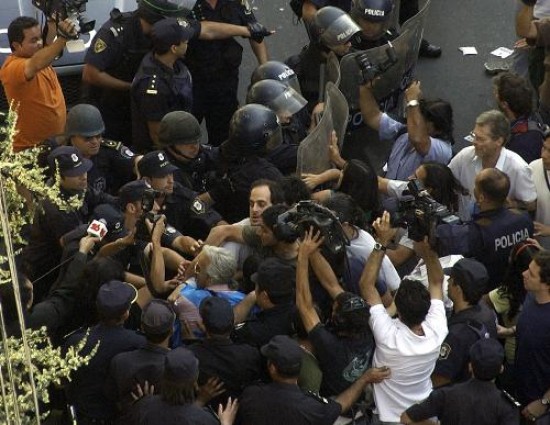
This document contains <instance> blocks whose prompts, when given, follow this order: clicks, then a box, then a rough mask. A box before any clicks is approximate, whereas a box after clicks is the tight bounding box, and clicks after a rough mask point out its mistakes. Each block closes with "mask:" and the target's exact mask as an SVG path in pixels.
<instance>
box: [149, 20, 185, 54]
mask: <svg viewBox="0 0 550 425" xmlns="http://www.w3.org/2000/svg"><path fill="white" fill-rule="evenodd" d="M194 32H195V31H194V30H193V28H192V27H191V25H189V22H187V21H186V20H185V19H176V18H166V19H161V20H160V21H158V22H156V23H155V24H154V25H153V29H152V31H151V38H152V39H153V46H154V48H155V49H157V50H166V49H169V48H170V47H171V46H174V45H176V46H177V45H179V44H180V43H181V42H182V41H187V40H189V39H190V38H191V37H193V34H194Z"/></svg>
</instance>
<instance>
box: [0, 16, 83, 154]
mask: <svg viewBox="0 0 550 425" xmlns="http://www.w3.org/2000/svg"><path fill="white" fill-rule="evenodd" d="M47 34H48V38H47V39H46V42H45V43H44V42H43V39H42V29H41V28H40V24H39V22H38V21H37V20H36V19H34V18H31V17H28V16H21V17H18V18H16V19H14V20H13V21H12V22H11V23H10V25H9V28H8V41H9V44H10V49H11V51H12V53H11V55H9V56H8V57H7V58H6V61H5V62H4V64H3V65H2V68H1V69H0V81H1V82H2V85H3V86H4V90H5V92H6V97H7V100H8V103H11V102H13V103H14V105H16V106H17V107H18V109H17V112H18V119H17V123H16V127H15V128H16V130H17V131H16V133H15V134H14V136H13V149H14V150H15V151H16V152H17V151H21V150H23V149H27V148H31V147H33V146H36V145H37V144H39V143H41V142H42V141H43V140H45V139H47V138H48V137H51V136H54V135H56V134H60V133H63V130H64V128H65V119H66V116H67V107H66V105H65V98H64V96H63V92H62V91H61V86H60V84H59V80H58V79H57V74H56V73H55V71H54V69H53V68H52V66H51V65H52V62H53V61H54V60H55V59H56V58H57V57H59V55H60V54H61V53H62V52H63V49H64V48H65V45H66V44H67V41H68V40H71V39H75V38H77V31H76V28H75V24H74V23H73V22H72V21H71V20H69V19H66V20H64V21H61V22H59V23H56V22H55V21H54V20H53V19H48V31H47ZM54 37H55V39H54Z"/></svg>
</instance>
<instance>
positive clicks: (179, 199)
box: [162, 182, 223, 239]
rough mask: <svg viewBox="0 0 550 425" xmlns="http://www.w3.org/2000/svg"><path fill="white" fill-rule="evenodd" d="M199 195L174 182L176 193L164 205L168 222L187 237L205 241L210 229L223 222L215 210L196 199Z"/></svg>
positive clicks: (165, 200) (167, 198)
mask: <svg viewBox="0 0 550 425" xmlns="http://www.w3.org/2000/svg"><path fill="white" fill-rule="evenodd" d="M198 195H199V194H198V193H197V192H194V191H192V190H190V189H188V188H186V187H184V186H182V185H181V184H178V183H175V182H174V192H173V193H172V194H170V195H168V196H167V197H166V198H165V199H164V204H163V205H162V209H163V214H165V215H166V221H167V222H168V223H170V224H171V225H172V226H174V227H175V228H176V229H177V230H179V231H180V232H181V233H183V234H184V235H186V236H191V237H192V238H195V239H205V238H206V237H207V236H208V233H209V232H210V229H211V228H212V227H214V226H215V225H216V224H217V223H219V222H220V221H222V220H223V218H222V217H221V216H220V214H218V212H217V211H216V210H214V209H213V208H206V206H205V205H204V204H203V203H201V202H200V201H198V200H197V199H196V198H197V196H198Z"/></svg>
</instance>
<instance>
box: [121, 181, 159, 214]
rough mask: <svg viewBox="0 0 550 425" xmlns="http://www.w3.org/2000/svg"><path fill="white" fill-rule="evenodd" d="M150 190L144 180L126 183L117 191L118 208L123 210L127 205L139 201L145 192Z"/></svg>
mask: <svg viewBox="0 0 550 425" xmlns="http://www.w3.org/2000/svg"><path fill="white" fill-rule="evenodd" d="M150 188H151V186H150V185H149V184H147V182H146V181H145V180H134V181H131V182H129V183H126V184H125V185H124V186H122V187H121V188H120V189H119V190H118V202H119V204H120V208H122V209H123V210H124V209H126V205H128V204H129V203H131V202H137V201H141V199H142V198H143V193H144V192H145V190H146V189H150Z"/></svg>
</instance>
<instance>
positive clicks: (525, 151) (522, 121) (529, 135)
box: [506, 117, 544, 164]
mask: <svg viewBox="0 0 550 425" xmlns="http://www.w3.org/2000/svg"><path fill="white" fill-rule="evenodd" d="M510 133H511V135H510V140H509V141H508V143H507V144H506V147H507V148H508V149H510V150H511V151H514V152H515V153H517V154H518V155H519V156H521V157H522V158H523V159H524V160H525V162H527V164H530V163H531V162H533V161H534V160H536V159H539V158H540V152H541V150H542V144H543V143H544V136H543V129H542V125H541V124H540V123H539V122H538V121H537V120H535V119H533V117H520V118H518V119H517V120H515V121H514V122H512V124H511V127H510Z"/></svg>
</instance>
